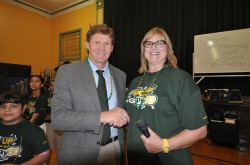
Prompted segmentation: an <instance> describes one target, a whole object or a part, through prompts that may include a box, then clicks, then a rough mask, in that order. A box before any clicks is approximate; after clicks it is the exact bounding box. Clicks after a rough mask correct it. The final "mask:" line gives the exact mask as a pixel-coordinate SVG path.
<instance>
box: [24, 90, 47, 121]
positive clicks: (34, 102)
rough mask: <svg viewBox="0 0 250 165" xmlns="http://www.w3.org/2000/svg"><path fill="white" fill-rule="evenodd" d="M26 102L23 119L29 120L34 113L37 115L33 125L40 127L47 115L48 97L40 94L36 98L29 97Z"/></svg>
mask: <svg viewBox="0 0 250 165" xmlns="http://www.w3.org/2000/svg"><path fill="white" fill-rule="evenodd" d="M28 100H29V101H28V109H27V110H26V111H25V113H24V118H25V119H27V120H30V119H31V118H32V115H33V114H34V113H39V116H38V118H37V120H36V121H35V124H36V125H38V126H40V125H42V124H43V123H44V122H45V117H46V115H47V114H46V113H47V109H48V96H47V95H46V94H40V95H39V96H38V97H32V96H30V97H29V98H28Z"/></svg>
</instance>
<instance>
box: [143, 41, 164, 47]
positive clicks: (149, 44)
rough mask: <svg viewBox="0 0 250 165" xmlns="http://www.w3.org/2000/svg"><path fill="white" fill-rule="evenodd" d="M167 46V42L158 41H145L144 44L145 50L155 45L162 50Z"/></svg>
mask: <svg viewBox="0 0 250 165" xmlns="http://www.w3.org/2000/svg"><path fill="white" fill-rule="evenodd" d="M165 44H166V41H164V40H159V41H156V42H151V41H145V42H144V43H143V45H144V47H145V48H152V47H153V45H155V46H156V47H157V48H162V47H163V46H164V45H165Z"/></svg>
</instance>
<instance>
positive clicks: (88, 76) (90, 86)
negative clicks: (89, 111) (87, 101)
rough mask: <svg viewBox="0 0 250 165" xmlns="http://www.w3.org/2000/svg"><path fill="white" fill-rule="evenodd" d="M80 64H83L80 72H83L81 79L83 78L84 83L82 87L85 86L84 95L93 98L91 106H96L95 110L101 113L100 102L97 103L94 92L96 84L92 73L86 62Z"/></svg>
mask: <svg viewBox="0 0 250 165" xmlns="http://www.w3.org/2000/svg"><path fill="white" fill-rule="evenodd" d="M82 64H83V65H81V67H82V70H83V72H82V77H83V78H84V82H85V83H84V84H83V85H86V86H87V88H86V90H87V91H86V93H87V94H88V95H90V97H91V98H93V99H92V101H93V104H94V105H95V106H96V109H98V110H100V111H101V106H100V101H99V97H98V93H97V90H96V84H95V81H94V78H93V74H92V71H91V70H90V68H89V66H88V63H87V62H86V60H85V61H83V63H82Z"/></svg>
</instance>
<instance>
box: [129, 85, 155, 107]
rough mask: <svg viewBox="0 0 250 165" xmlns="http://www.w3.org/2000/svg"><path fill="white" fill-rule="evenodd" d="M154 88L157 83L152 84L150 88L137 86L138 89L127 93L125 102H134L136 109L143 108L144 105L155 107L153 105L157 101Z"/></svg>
mask: <svg viewBox="0 0 250 165" xmlns="http://www.w3.org/2000/svg"><path fill="white" fill-rule="evenodd" d="M156 88H157V85H153V86H152V87H150V88H147V87H144V88H143V87H139V88H138V89H134V90H132V91H131V92H130V93H129V94H128V98H127V99H126V102H127V103H130V104H134V106H135V107H136V108H137V109H144V108H145V107H146V106H150V107H151V108H152V109H155V106H154V105H155V104H156V103H157V102H158V97H157V95H155V94H154V91H155V90H156Z"/></svg>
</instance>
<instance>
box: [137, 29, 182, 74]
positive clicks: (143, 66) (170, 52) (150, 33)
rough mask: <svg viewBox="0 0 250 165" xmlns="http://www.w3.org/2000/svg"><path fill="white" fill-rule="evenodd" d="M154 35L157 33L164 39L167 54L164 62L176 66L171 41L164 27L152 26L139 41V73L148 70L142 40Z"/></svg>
mask: <svg viewBox="0 0 250 165" xmlns="http://www.w3.org/2000/svg"><path fill="white" fill-rule="evenodd" d="M154 35H159V36H161V37H164V40H165V41H166V45H167V53H168V54H167V59H166V62H165V64H166V63H168V65H169V66H171V67H177V58H176V57H175V55H174V51H173V48H172V43H171V41H170V38H169V36H168V35H167V33H166V32H165V30H164V29H162V28H159V27H154V28H152V29H151V30H149V31H148V32H147V34H146V35H145V36H144V38H143V40H142V41H141V54H140V58H141V66H140V68H139V70H138V72H139V73H143V72H145V71H148V61H147V59H146V57H145V55H144V53H145V48H144V42H145V41H147V40H149V39H150V38H152V37H153V36H154Z"/></svg>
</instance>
